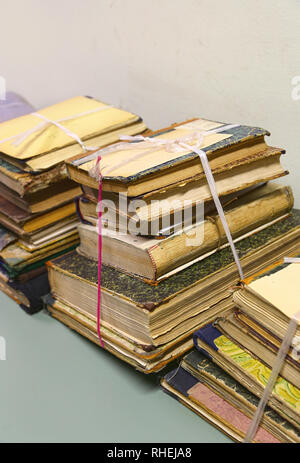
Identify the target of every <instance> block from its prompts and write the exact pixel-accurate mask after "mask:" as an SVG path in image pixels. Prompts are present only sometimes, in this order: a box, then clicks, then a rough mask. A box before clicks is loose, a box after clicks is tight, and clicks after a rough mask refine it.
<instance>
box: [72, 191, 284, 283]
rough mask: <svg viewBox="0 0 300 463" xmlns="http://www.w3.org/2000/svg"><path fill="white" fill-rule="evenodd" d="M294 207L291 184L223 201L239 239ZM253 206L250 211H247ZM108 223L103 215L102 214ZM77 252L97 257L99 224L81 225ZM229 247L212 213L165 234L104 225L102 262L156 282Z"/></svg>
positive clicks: (230, 223) (221, 227) (234, 233)
mask: <svg viewBox="0 0 300 463" xmlns="http://www.w3.org/2000/svg"><path fill="white" fill-rule="evenodd" d="M292 206H293V194H292V190H291V189H290V188H289V187H284V186H281V185H276V184H268V185H265V186H262V187H260V188H257V189H255V190H254V191H252V192H249V193H248V194H247V195H245V196H243V197H242V198H239V199H236V200H234V199H233V200H232V201H230V202H229V204H228V205H224V211H225V216H226V220H227V223H228V225H229V228H230V232H231V235H232V237H233V238H234V239H235V241H237V240H239V239H242V238H244V237H245V235H247V234H253V233H255V232H256V231H258V230H261V229H262V227H267V226H268V225H270V224H271V222H274V221H275V220H276V219H277V220H279V219H282V217H283V216H285V215H286V214H288V213H289V212H290V210H291V208H292ZM250 211H251V213H249V212H250ZM102 223H103V224H104V225H105V216H103V218H102ZM78 230H79V235H80V246H79V247H78V249H77V251H78V253H79V254H82V255H83V256H86V257H88V258H90V259H92V260H96V261H97V260H98V227H97V226H91V225H87V224H81V225H79V227H78ZM222 246H228V243H227V238H226V235H225V232H224V229H223V226H222V223H221V220H220V218H219V216H218V215H217V214H216V213H213V214H209V215H208V217H207V218H206V219H205V220H203V222H202V223H199V224H196V225H193V226H191V227H188V228H187V229H183V230H182V231H179V232H177V233H174V234H173V235H171V236H169V237H166V238H164V239H160V240H157V239H153V238H146V237H144V236H136V235H130V234H127V233H126V232H118V231H111V230H110V229H109V228H103V229H102V262H103V264H105V265H109V266H112V267H115V268H118V269H120V270H122V271H124V272H126V273H131V274H135V275H137V276H140V277H143V278H145V279H147V280H150V281H153V282H154V281H157V280H160V279H162V278H165V277H166V276H169V275H170V272H178V271H180V270H182V269H183V267H184V266H187V265H191V264H192V263H194V262H195V261H196V260H197V259H199V258H202V259H203V258H205V257H207V256H208V254H212V253H213V252H216V251H217V250H218V249H220V248H221V247H222Z"/></svg>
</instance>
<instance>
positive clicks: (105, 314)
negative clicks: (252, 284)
mask: <svg viewBox="0 0 300 463" xmlns="http://www.w3.org/2000/svg"><path fill="white" fill-rule="evenodd" d="M299 224H300V213H299V212H298V211H295V212H294V213H293V214H292V215H291V216H290V217H288V218H286V219H284V220H281V221H279V222H277V223H275V224H273V225H270V226H269V227H267V228H266V229H264V230H261V231H259V232H257V233H256V234H255V235H252V236H249V237H247V238H245V239H243V240H241V241H239V242H238V243H236V247H237V250H238V252H239V254H240V257H241V263H242V266H243V270H244V272H245V275H251V274H253V273H254V271H257V270H258V269H261V268H263V267H264V266H265V263H266V262H268V263H269V264H271V263H272V262H274V261H276V260H278V258H280V257H281V256H283V255H286V253H287V252H289V253H290V254H291V255H295V254H298V253H299V251H298V250H299V247H300V240H299V237H300V226H299ZM48 268H49V280H50V286H51V291H52V294H53V295H54V297H55V298H56V299H58V300H60V301H62V302H64V303H66V304H67V305H70V306H72V307H74V308H75V309H76V310H78V311H81V312H82V313H84V314H89V316H92V317H94V319H96V313H97V282H98V263H97V262H94V261H92V260H90V259H87V258H85V257H83V256H81V255H79V254H78V253H77V252H76V251H75V252H72V253H70V254H68V255H65V256H63V257H61V258H58V259H56V260H54V261H51V262H49V263H48ZM238 278H239V277H238V271H237V268H236V265H235V263H234V260H233V256H232V253H231V250H230V249H228V248H224V249H221V250H219V251H217V252H215V253H214V254H213V255H211V256H209V257H207V258H206V259H203V260H201V261H200V262H196V263H195V264H193V265H192V266H190V267H188V268H186V269H184V270H182V271H181V272H179V273H177V274H174V275H172V276H170V277H169V278H166V279H164V280H162V281H160V282H159V283H158V284H156V285H151V284H148V283H147V282H144V281H142V280H140V279H138V278H136V277H134V276H130V275H126V274H124V273H123V272H120V271H118V270H116V269H114V268H112V267H108V266H105V265H103V266H102V280H101V281H102V283H101V284H102V286H101V289H102V296H101V297H102V324H103V325H104V326H108V327H112V328H113V329H115V330H117V331H120V332H123V333H126V336H127V337H129V338H131V339H133V340H135V341H137V342H139V343H141V344H144V345H147V344H148V345H155V346H159V345H161V344H165V343H167V342H170V341H172V340H173V339H175V338H177V337H178V336H181V335H182V334H183V333H185V332H187V331H189V330H192V329H194V328H195V327H196V326H197V325H198V321H199V319H200V318H201V320H203V313H204V312H206V311H207V312H208V313H209V309H210V307H212V306H213V305H214V304H216V303H217V302H219V301H220V300H222V299H224V298H225V297H231V291H230V290H229V287H230V286H231V285H234V284H236V283H237V282H238Z"/></svg>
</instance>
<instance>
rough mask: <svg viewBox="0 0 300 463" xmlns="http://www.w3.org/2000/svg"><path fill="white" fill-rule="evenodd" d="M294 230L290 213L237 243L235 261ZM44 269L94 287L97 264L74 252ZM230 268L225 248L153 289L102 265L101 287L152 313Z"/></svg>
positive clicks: (296, 218)
mask: <svg viewBox="0 0 300 463" xmlns="http://www.w3.org/2000/svg"><path fill="white" fill-rule="evenodd" d="M298 229H299V230H300V210H295V209H294V210H293V212H292V214H291V215H290V216H289V217H288V218H286V219H283V220H281V221H279V222H277V223H275V224H273V225H270V226H269V227H267V228H265V229H264V230H261V231H259V232H257V233H256V234H254V235H252V236H249V237H246V238H244V239H243V240H240V241H238V242H237V243H236V249H237V251H238V253H239V257H240V258H241V260H242V261H243V259H244V258H246V257H248V256H250V255H251V254H253V253H254V252H255V251H257V250H258V249H260V248H263V247H266V246H267V245H268V244H270V243H271V242H273V241H274V240H276V239H279V238H281V237H282V236H284V235H288V234H289V233H291V232H293V231H295V230H298ZM48 265H49V266H50V267H52V268H56V269H57V270H58V271H60V272H62V273H66V274H67V275H69V276H70V277H73V278H75V279H83V280H86V281H87V282H88V283H89V284H91V285H95V286H96V285H97V284H98V263H97V262H95V261H92V260H89V259H87V258H86V257H83V256H81V255H79V254H78V253H77V252H76V251H74V252H71V253H69V254H65V255H64V256H62V257H59V258H58V259H55V260H53V261H51V262H49V263H48ZM233 265H235V264H234V258H233V255H232V252H231V249H230V248H229V247H227V248H224V249H221V250H219V251H216V252H215V253H214V254H212V255H211V256H208V257H207V258H205V259H203V260H201V261H199V262H196V263H194V264H193V265H191V266H190V267H187V268H185V269H184V270H182V271H180V272H178V273H177V274H174V275H172V276H170V277H169V278H166V279H165V280H161V281H160V282H159V283H158V284H156V285H151V284H149V283H147V282H145V281H143V280H141V279H138V278H135V277H134V276H131V275H128V274H125V273H123V272H120V271H119V270H116V269H115V268H112V267H108V266H105V265H102V272H101V287H102V289H104V290H106V291H109V292H112V293H115V294H118V295H120V296H121V297H123V298H125V299H129V300H130V301H132V302H134V303H135V304H137V305H140V306H142V307H144V308H146V309H148V310H153V309H154V308H155V307H157V306H158V305H160V304H162V303H163V302H166V300H168V299H170V298H172V297H174V296H175V295H177V294H178V293H179V292H182V291H184V290H186V289H187V288H188V287H191V286H192V285H195V284H198V283H199V282H200V281H201V280H203V279H204V278H205V277H208V276H210V275H211V274H213V273H215V272H218V271H221V270H223V269H224V268H226V267H229V266H233ZM237 278H238V276H237Z"/></svg>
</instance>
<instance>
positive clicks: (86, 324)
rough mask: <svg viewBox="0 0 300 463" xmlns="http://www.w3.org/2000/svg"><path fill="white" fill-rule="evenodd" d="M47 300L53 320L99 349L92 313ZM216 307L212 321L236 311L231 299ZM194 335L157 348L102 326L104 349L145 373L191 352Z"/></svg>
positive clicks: (48, 298)
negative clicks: (222, 314) (216, 317)
mask: <svg viewBox="0 0 300 463" xmlns="http://www.w3.org/2000/svg"><path fill="white" fill-rule="evenodd" d="M44 301H45V303H46V305H47V308H48V310H49V312H50V313H51V315H52V316H53V317H54V318H56V319H57V320H59V321H60V322H62V323H64V324H65V325H67V326H68V327H69V328H71V329H72V330H75V331H76V332H77V333H79V334H81V335H82V336H84V337H85V338H87V339H88V340H90V341H92V342H94V343H95V344H96V345H98V346H100V341H99V337H98V334H97V323H96V321H95V318H94V317H92V316H90V315H89V314H85V315H84V314H83V312H82V311H78V310H76V309H74V308H73V307H71V306H69V305H67V304H65V303H63V302H61V301H59V300H57V299H53V298H52V297H51V296H50V295H48V296H47V297H45V298H44ZM217 306H218V307H212V308H211V311H210V312H211V315H209V317H208V319H213V318H214V316H215V315H216V314H220V313H227V311H232V310H233V306H232V301H231V299H230V298H227V299H224V300H222V301H220V302H219V304H217ZM213 314H215V315H213ZM207 316H208V314H206V313H205V314H203V317H202V318H201V321H200V324H202V323H207ZM192 335H193V330H191V331H188V332H186V333H184V335H182V336H179V337H177V338H176V339H174V340H173V341H171V342H168V343H166V344H163V345H161V346H156V347H155V346H149V345H144V344H141V343H139V342H135V341H134V340H132V339H131V338H128V337H127V336H126V335H125V334H124V333H122V332H120V331H116V330H114V329H113V328H111V327H110V328H108V327H107V326H101V337H102V341H103V343H104V347H105V349H106V350H107V351H108V352H110V353H112V354H113V355H115V356H116V357H118V358H119V359H121V360H123V361H125V362H126V363H128V364H130V365H131V366H133V367H134V368H136V369H137V370H138V371H140V372H142V373H145V374H150V373H155V372H158V371H160V370H162V369H163V368H165V366H166V365H167V364H168V363H170V362H172V361H174V360H176V359H177V358H179V357H180V356H182V355H183V354H185V353H186V352H188V351H189V350H190V349H191V348H192V347H193V339H192Z"/></svg>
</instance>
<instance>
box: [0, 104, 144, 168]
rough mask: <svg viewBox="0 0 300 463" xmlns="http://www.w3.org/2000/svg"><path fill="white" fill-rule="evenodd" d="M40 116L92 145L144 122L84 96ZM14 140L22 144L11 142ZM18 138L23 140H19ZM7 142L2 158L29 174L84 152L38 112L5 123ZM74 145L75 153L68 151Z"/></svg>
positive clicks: (2, 134)
mask: <svg viewBox="0 0 300 463" xmlns="http://www.w3.org/2000/svg"><path fill="white" fill-rule="evenodd" d="M39 114H40V115H41V116H42V117H44V118H46V120H54V121H58V122H60V123H61V124H62V125H64V126H65V127H66V128H67V129H68V130H69V131H70V132H73V133H75V134H76V135H77V136H78V137H80V138H81V139H82V140H83V141H87V140H89V141H90V142H91V140H93V143H95V142H96V143H97V142H98V141H99V140H97V137H100V136H102V135H104V136H105V135H107V134H108V133H109V132H111V131H113V130H119V129H123V128H124V127H128V126H131V125H133V124H137V123H138V124H139V125H140V124H141V119H140V118H139V117H138V116H135V115H134V114H131V113H129V112H127V111H123V110H121V109H118V108H115V107H112V106H110V105H106V104H105V103H102V102H100V101H97V100H95V99H93V98H88V97H83V96H78V97H75V98H71V99H69V100H65V101H62V102H60V103H57V104H55V105H52V106H49V107H47V108H44V109H41V110H40V111H39ZM140 128H141V127H140ZM144 129H145V126H143V129H142V130H144ZM142 130H141V131H142ZM23 134H24V137H23ZM12 137H15V139H16V140H17V141H18V142H19V143H16V144H14V143H12V141H14V139H12ZM18 137H22V138H20V140H19V138H18ZM6 139H8V140H7V141H2V143H1V157H2V158H3V157H5V159H6V160H9V161H10V162H12V163H13V164H15V165H17V166H21V168H23V169H24V170H28V171H39V170H44V169H49V168H51V167H53V166H54V165H56V164H58V163H61V162H63V161H64V160H65V159H67V158H68V157H71V156H74V155H76V154H78V153H81V152H83V150H82V148H81V147H79V148H80V149H79V151H78V146H79V145H78V143H77V142H76V141H75V140H74V138H72V137H70V136H69V135H67V133H65V132H64V131H63V130H61V129H60V128H59V127H57V126H56V125H54V124H51V123H48V124H47V123H46V124H45V120H44V119H41V118H39V117H38V116H36V114H35V113H33V114H28V115H25V116H21V117H18V118H15V119H11V120H9V121H6V122H2V123H1V124H0V142H1V140H6ZM106 141H107V140H106ZM88 143H89V142H88V141H87V145H88ZM109 143H111V141H110V140H108V142H107V144H109ZM71 146H73V147H74V148H75V150H73V148H69V147H71ZM90 146H91V145H90ZM96 146H97V145H96ZM60 150H63V152H60ZM50 153H51V154H50Z"/></svg>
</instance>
